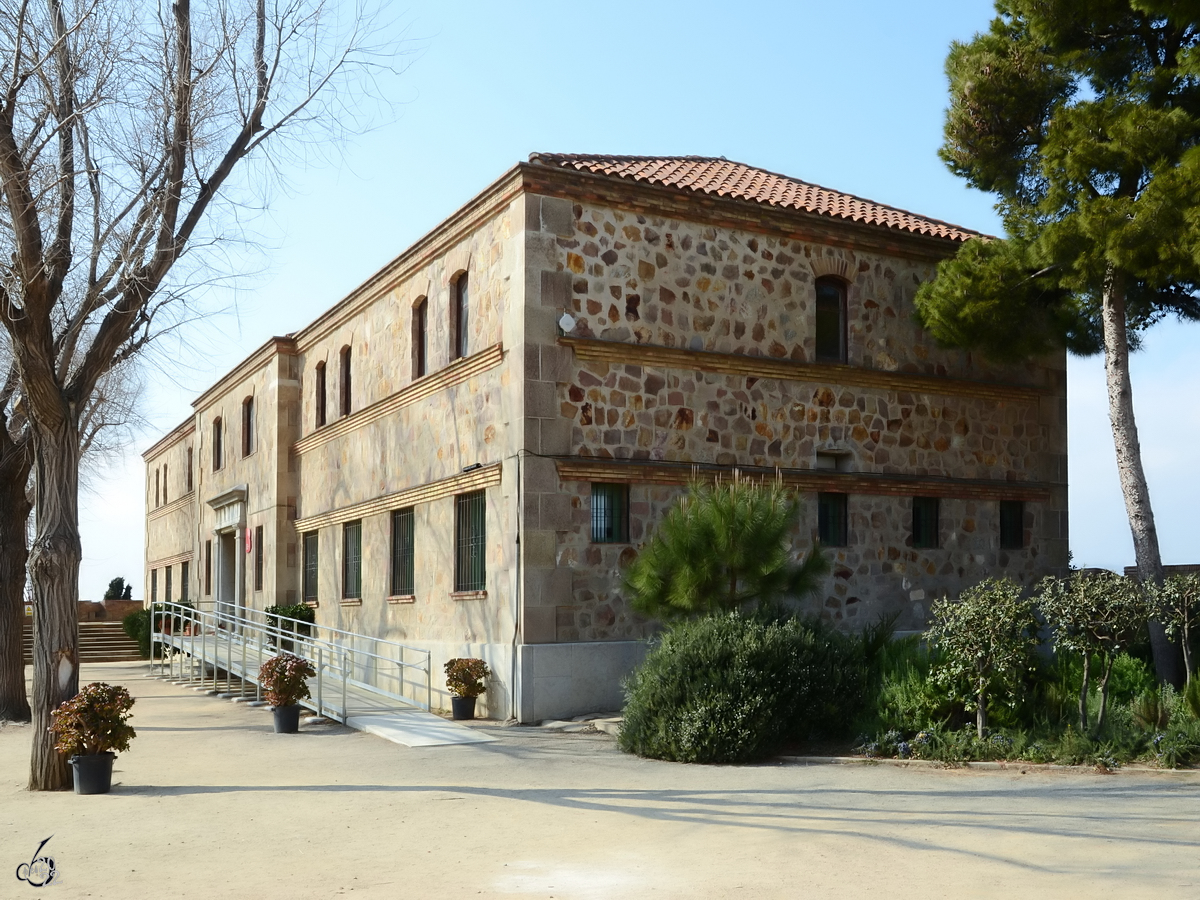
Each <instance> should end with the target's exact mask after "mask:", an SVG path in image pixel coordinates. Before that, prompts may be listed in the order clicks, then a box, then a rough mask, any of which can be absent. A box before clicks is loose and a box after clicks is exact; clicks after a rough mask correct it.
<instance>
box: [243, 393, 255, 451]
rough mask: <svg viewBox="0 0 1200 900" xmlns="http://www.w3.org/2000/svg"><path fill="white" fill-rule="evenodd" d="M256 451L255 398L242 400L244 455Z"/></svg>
mask: <svg viewBox="0 0 1200 900" xmlns="http://www.w3.org/2000/svg"><path fill="white" fill-rule="evenodd" d="M253 452H254V398H253V397H247V398H246V399H245V400H243V401H242V456H249V455H250V454H251V453H253Z"/></svg>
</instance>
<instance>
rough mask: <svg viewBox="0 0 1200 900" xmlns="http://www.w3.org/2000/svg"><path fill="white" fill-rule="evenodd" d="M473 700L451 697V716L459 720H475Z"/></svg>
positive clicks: (470, 698) (472, 698)
mask: <svg viewBox="0 0 1200 900" xmlns="http://www.w3.org/2000/svg"><path fill="white" fill-rule="evenodd" d="M475 700H476V698H475V697H451V698H450V712H451V715H452V716H453V717H454V718H455V719H460V720H461V719H473V718H475Z"/></svg>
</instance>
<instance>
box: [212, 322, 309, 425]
mask: <svg viewBox="0 0 1200 900" xmlns="http://www.w3.org/2000/svg"><path fill="white" fill-rule="evenodd" d="M295 352H296V342H295V341H294V340H293V339H292V336H291V335H286V336H284V337H273V338H270V339H269V340H268V341H267V342H266V343H265V344H263V345H262V346H261V347H259V348H258V349H256V350H255V351H254V352H252V353H251V354H250V355H249V356H247V357H246V358H245V359H243V360H242V361H241V362H240V363H238V364H237V365H236V366H234V367H233V368H232V369H230V370H229V371H228V372H226V373H225V375H223V376H222V378H221V380H220V381H218V382H217V383H216V384H214V385H213V386H212V387H210V388H209V389H208V390H207V391H205V392H204V393H203V394H201V395H200V396H199V397H197V398H196V399H195V400H193V401H192V409H197V410H198V409H200V408H201V407H204V406H207V405H208V404H209V403H211V402H212V401H213V400H215V399H217V397H219V396H220V395H221V394H223V393H225V392H226V391H228V390H230V389H231V388H232V387H233V386H234V385H236V384H237V383H238V382H239V381H241V380H242V379H243V378H245V377H246V376H247V375H249V374H250V373H251V372H257V371H258V370H259V369H261V368H262V367H263V366H265V365H266V364H267V363H269V362H270V361H271V359H272V358H273V357H275V356H278V355H280V354H282V355H285V356H290V355H291V354H293V353H295Z"/></svg>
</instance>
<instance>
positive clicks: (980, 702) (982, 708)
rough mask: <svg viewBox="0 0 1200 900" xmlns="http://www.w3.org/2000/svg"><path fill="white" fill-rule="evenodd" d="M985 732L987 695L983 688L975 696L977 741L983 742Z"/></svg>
mask: <svg viewBox="0 0 1200 900" xmlns="http://www.w3.org/2000/svg"><path fill="white" fill-rule="evenodd" d="M986 731H987V693H986V690H985V689H984V688H983V687H980V688H979V692H978V693H977V694H976V695H975V733H976V734H977V735H978V736H979V739H980V740H981V741H982V740H983V735H984V732H986Z"/></svg>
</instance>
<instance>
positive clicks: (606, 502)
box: [592, 482, 629, 544]
mask: <svg viewBox="0 0 1200 900" xmlns="http://www.w3.org/2000/svg"><path fill="white" fill-rule="evenodd" d="M628 540H629V485H627V484H602V483H599V482H597V483H594V484H593V485H592V543H595V544H623V543H625V542H626V541H628Z"/></svg>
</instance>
